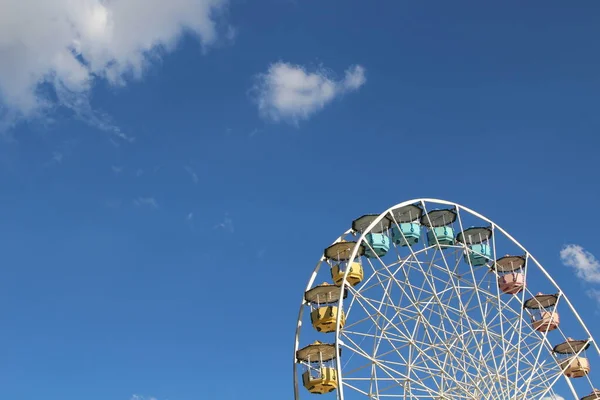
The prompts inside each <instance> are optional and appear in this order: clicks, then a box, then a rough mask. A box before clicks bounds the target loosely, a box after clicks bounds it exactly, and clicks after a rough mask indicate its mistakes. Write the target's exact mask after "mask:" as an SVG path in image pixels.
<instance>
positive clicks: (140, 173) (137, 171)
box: [135, 168, 144, 178]
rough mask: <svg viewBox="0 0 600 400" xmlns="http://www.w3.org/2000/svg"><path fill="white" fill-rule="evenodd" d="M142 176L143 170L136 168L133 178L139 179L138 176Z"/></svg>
mask: <svg viewBox="0 0 600 400" xmlns="http://www.w3.org/2000/svg"><path fill="white" fill-rule="evenodd" d="M142 175H144V170H143V169H141V168H138V169H137V170H136V171H135V176H136V177H138V178H139V177H140V176H142Z"/></svg>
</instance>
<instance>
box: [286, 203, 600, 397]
mask: <svg viewBox="0 0 600 400" xmlns="http://www.w3.org/2000/svg"><path fill="white" fill-rule="evenodd" d="M410 204H418V205H419V206H421V207H422V208H423V210H424V212H425V213H426V212H428V211H430V209H431V206H432V205H433V204H435V205H437V206H442V207H447V208H453V209H454V210H455V211H456V213H457V220H456V221H455V222H454V224H453V226H454V229H455V234H457V233H459V232H464V230H465V229H466V228H468V227H469V226H468V225H467V226H465V225H464V224H467V223H468V222H467V221H466V220H467V219H474V218H475V219H477V220H478V221H479V223H480V224H481V226H484V225H487V226H489V227H490V228H491V229H492V232H493V235H492V237H491V239H490V241H489V244H490V246H491V248H492V256H491V260H490V262H488V263H487V264H486V265H482V266H474V265H472V264H471V262H470V261H469V260H468V259H467V258H465V257H464V255H465V252H466V251H468V249H467V247H466V245H464V244H461V243H456V244H455V245H453V246H449V247H446V248H444V249H441V248H439V247H438V246H436V245H433V246H427V245H426V244H425V245H424V244H419V245H415V246H412V247H411V246H407V247H400V246H396V245H394V244H392V246H391V247H390V250H389V251H388V253H387V254H386V255H385V256H383V257H381V258H380V257H374V258H367V257H361V262H362V265H363V268H364V275H365V278H364V280H363V281H362V282H361V283H360V284H359V285H358V286H357V287H352V286H350V285H347V284H346V276H345V277H344V283H343V288H345V289H346V290H347V291H348V293H349V296H348V298H347V299H346V301H344V299H343V298H341V299H340V300H339V303H338V306H339V307H340V308H343V309H344V311H345V314H346V323H345V325H344V326H343V327H342V328H340V318H341V316H340V313H338V320H337V330H336V332H335V334H331V336H329V337H328V338H325V339H324V341H325V340H329V341H330V342H333V341H334V340H335V345H336V346H337V347H338V349H343V351H344V356H343V357H338V358H337V360H336V367H337V370H338V376H339V380H340V385H339V387H338V390H337V391H336V396H337V398H338V399H339V400H344V399H346V400H353V399H364V398H366V399H384V398H399V399H436V400H437V399H465V400H492V399H493V400H509V399H510V400H530V399H548V398H550V399H551V398H554V397H553V396H556V394H555V393H554V387H555V384H556V383H557V382H558V381H559V380H560V379H561V377H563V376H564V375H563V371H562V370H561V368H560V365H559V363H558V362H557V360H556V358H555V356H554V354H553V353H552V347H553V345H555V344H557V343H559V342H561V341H564V340H566V338H567V337H568V336H570V335H569V332H568V330H569V329H568V328H562V327H559V328H558V329H557V330H556V331H553V332H552V333H548V334H546V333H545V332H538V331H536V330H534V329H533V328H532V327H531V323H530V318H529V317H530V315H529V311H528V310H527V309H525V308H524V307H523V304H524V302H525V300H527V299H528V298H530V297H533V296H534V295H535V294H536V288H535V286H536V285H535V282H531V287H529V284H530V282H528V281H527V277H528V275H529V274H530V273H532V270H533V271H535V273H536V274H537V275H535V276H536V277H538V276H540V277H542V278H544V279H545V281H547V282H548V283H549V284H550V285H552V286H553V287H554V288H555V290H556V292H557V293H558V294H559V296H558V303H557V305H558V304H561V305H562V306H564V307H563V308H561V310H560V311H561V312H562V313H565V312H569V313H571V314H572V317H573V319H574V320H575V321H577V322H578V323H579V324H580V325H581V327H580V328H579V329H580V332H583V333H585V335H587V337H586V338H585V339H588V340H589V341H590V342H591V344H592V348H593V349H594V350H595V351H596V352H597V353H598V354H599V355H600V349H599V347H598V345H597V344H596V343H595V342H594V341H593V340H592V335H591V334H590V332H589V330H588V329H587V327H586V326H585V324H584V323H583V321H582V319H581V318H580V316H579V315H578V314H577V312H576V310H575V309H574V308H573V306H572V304H571V302H570V301H569V300H568V299H567V297H566V296H564V294H563V293H562V292H561V291H560V289H559V287H558V285H557V284H556V282H555V281H554V280H553V279H552V277H551V276H550V275H549V274H548V273H547V272H546V271H545V269H544V268H543V267H542V266H541V265H540V264H539V263H538V262H537V260H536V259H535V258H534V257H533V256H531V254H529V252H527V250H526V249H525V248H524V247H523V246H522V245H520V244H519V243H518V242H517V241H516V240H514V239H513V238H512V237H511V236H510V235H509V234H508V233H507V232H505V231H504V230H502V228H500V227H498V226H497V225H496V224H495V223H493V222H492V221H491V220H489V219H487V218H485V217H483V216H482V215H480V214H477V213H476V212H474V211H472V210H470V209H468V208H466V207H463V206H460V205H458V204H455V203H452V202H448V201H444V200H437V199H416V200H410V201H406V202H403V203H400V204H398V205H396V206H394V207H392V208H390V209H388V210H386V211H385V212H384V213H382V214H381V215H379V217H378V218H377V219H375V220H374V221H373V222H372V223H371V224H370V226H369V227H368V228H367V229H366V230H365V231H363V232H362V233H356V232H352V231H351V230H349V231H347V232H346V233H344V235H342V236H341V237H340V238H339V239H338V240H337V241H340V240H343V239H345V240H349V239H348V238H349V237H351V235H354V239H353V240H356V241H357V242H358V243H359V244H362V245H363V246H365V247H368V246H369V243H368V242H367V241H366V235H367V234H368V233H369V232H370V231H371V229H373V228H374V227H375V226H376V225H377V223H379V222H380V221H381V220H382V219H383V218H390V219H392V220H394V218H393V213H392V211H393V210H395V209H398V208H401V207H404V206H407V205H410ZM469 222H470V220H469ZM393 225H395V226H397V227H398V222H397V221H395V220H394V221H393ZM423 229H425V228H424V227H423ZM422 237H425V232H422ZM497 237H502V238H503V240H504V241H502V240H498V239H497ZM337 241H336V242H337ZM507 244H509V245H510V246H512V247H511V249H512V250H513V251H514V250H520V251H521V254H519V255H524V256H525V258H526V268H525V269H524V270H523V271H522V272H523V273H524V275H525V280H526V282H527V283H526V286H525V289H524V290H523V291H522V292H520V293H518V294H516V295H510V294H504V293H502V292H501V291H500V289H499V287H498V283H497V279H498V273H497V272H496V271H495V270H493V269H492V268H490V266H491V265H493V262H494V261H495V260H496V259H498V258H500V257H502V256H503V255H504V254H505V253H504V251H505V249H504V248H503V247H506V246H507ZM358 259H359V257H358V245H357V246H355V248H354V251H353V254H352V257H351V259H350V262H352V261H354V260H358ZM326 262H327V260H325V259H324V258H323V259H321V261H320V262H319V263H318V264H317V267H316V268H315V271H314V272H313V274H312V276H311V279H310V281H309V283H308V285H307V290H308V289H309V288H311V287H312V286H313V284H314V281H315V279H316V277H317V275H318V273H319V270H320V268H321V266H322V265H325V266H326V265H327V264H326ZM347 274H348V269H346V275H347ZM304 308H305V303H304V302H303V304H302V305H301V307H300V312H299V317H298V324H297V329H296V340H295V351H297V350H298V348H299V347H300V332H301V328H302V317H303V310H304ZM563 329H565V330H567V332H563ZM563 339H564V340H563ZM298 377H299V374H298V371H297V363H296V359H295V358H294V389H295V399H296V400H299V398H300V392H299V388H298V386H299V383H298ZM586 380H587V382H588V383H589V386H588V385H586V386H587V387H589V390H588V392H587V393H578V390H577V389H576V388H575V386H574V385H573V383H572V382H571V381H570V380H569V379H567V378H565V382H566V387H568V389H569V390H570V392H571V394H572V395H573V398H574V399H579V398H581V397H582V396H584V395H587V394H588V393H589V392H590V391H591V390H592V385H591V382H590V378H589V377H587V378H586ZM581 390H586V389H579V391H581ZM307 395H309V394H306V395H305V396H307ZM561 395H562V397H565V396H566V395H567V393H561ZM557 398H559V397H557Z"/></svg>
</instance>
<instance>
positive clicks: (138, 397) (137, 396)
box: [129, 394, 157, 400]
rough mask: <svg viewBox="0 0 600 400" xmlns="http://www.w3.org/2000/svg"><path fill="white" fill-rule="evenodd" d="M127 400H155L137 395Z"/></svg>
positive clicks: (154, 398) (154, 399)
mask: <svg viewBox="0 0 600 400" xmlns="http://www.w3.org/2000/svg"><path fill="white" fill-rule="evenodd" d="M129 400H157V399H156V397H152V396H150V397H146V396H141V395H139V394H134V395H132V396H131V398H130V399H129Z"/></svg>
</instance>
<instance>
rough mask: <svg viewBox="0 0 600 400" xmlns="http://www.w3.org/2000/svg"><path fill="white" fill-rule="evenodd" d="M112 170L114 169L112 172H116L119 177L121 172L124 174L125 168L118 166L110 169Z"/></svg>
mask: <svg viewBox="0 0 600 400" xmlns="http://www.w3.org/2000/svg"><path fill="white" fill-rule="evenodd" d="M110 169H112V172H114V173H115V174H116V175H119V174H120V173H121V172H123V167H119V166H117V165H113V166H112V167H110Z"/></svg>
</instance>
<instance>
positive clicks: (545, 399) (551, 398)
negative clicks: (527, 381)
mask: <svg viewBox="0 0 600 400" xmlns="http://www.w3.org/2000/svg"><path fill="white" fill-rule="evenodd" d="M542 400H565V398H564V397H562V396H559V395H557V394H551V395H550V396H545V397H542Z"/></svg>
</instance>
